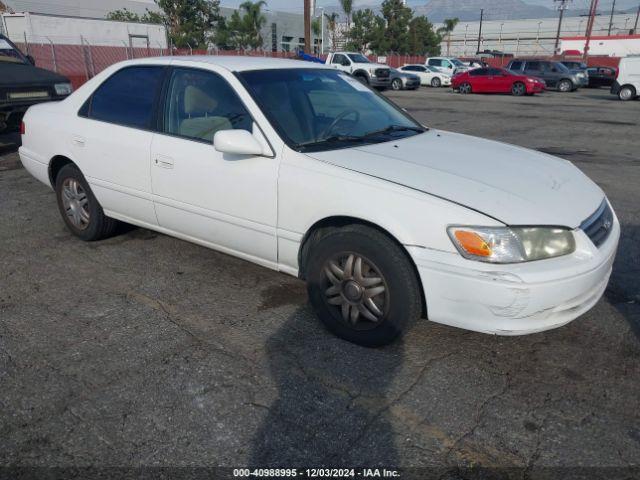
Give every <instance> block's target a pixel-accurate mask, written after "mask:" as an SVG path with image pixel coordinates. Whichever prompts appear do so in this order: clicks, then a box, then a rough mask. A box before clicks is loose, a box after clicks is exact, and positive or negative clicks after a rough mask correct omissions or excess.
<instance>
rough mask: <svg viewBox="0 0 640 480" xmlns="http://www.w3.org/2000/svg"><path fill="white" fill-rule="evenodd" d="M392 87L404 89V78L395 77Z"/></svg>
mask: <svg viewBox="0 0 640 480" xmlns="http://www.w3.org/2000/svg"><path fill="white" fill-rule="evenodd" d="M391 88H392V89H393V90H402V80H400V79H399V78H394V79H393V82H391Z"/></svg>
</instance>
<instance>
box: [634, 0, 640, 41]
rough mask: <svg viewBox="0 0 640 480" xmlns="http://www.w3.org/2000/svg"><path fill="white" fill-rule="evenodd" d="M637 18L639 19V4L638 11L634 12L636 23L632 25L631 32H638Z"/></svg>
mask: <svg viewBox="0 0 640 480" xmlns="http://www.w3.org/2000/svg"><path fill="white" fill-rule="evenodd" d="M638 19H640V5H638V13H636V24H635V25H634V27H633V33H634V34H636V33H638Z"/></svg>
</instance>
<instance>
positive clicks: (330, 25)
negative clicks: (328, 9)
mask: <svg viewBox="0 0 640 480" xmlns="http://www.w3.org/2000/svg"><path fill="white" fill-rule="evenodd" d="M324 16H325V18H326V19H327V30H329V32H331V50H333V51H334V52H335V51H336V50H337V49H338V32H336V27H337V25H338V17H339V15H338V14H337V13H336V12H333V13H331V15H329V14H328V13H325V14H324Z"/></svg>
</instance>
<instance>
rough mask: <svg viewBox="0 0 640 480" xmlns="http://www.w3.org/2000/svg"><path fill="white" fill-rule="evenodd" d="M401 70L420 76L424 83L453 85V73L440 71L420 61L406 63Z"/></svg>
mask: <svg viewBox="0 0 640 480" xmlns="http://www.w3.org/2000/svg"><path fill="white" fill-rule="evenodd" d="M399 70H401V71H403V72H405V73H412V74H414V75H417V76H418V77H420V82H421V84H422V85H428V86H431V87H436V88H438V87H448V86H450V85H451V75H448V74H446V73H443V72H440V71H438V70H436V69H435V68H433V67H430V66H428V65H422V64H419V63H416V64H410V65H405V66H403V67H400V68H399Z"/></svg>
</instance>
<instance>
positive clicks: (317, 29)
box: [311, 17, 322, 54]
mask: <svg viewBox="0 0 640 480" xmlns="http://www.w3.org/2000/svg"><path fill="white" fill-rule="evenodd" d="M311 32H312V33H313V36H314V38H315V39H316V40H317V39H319V38H321V36H322V22H321V21H320V18H319V17H317V18H314V19H313V21H312V22H311ZM313 43H314V52H313V53H316V54H317V53H318V52H317V51H316V50H319V49H320V48H321V47H319V46H318V44H317V42H315V41H314V42H313ZM315 47H317V48H315Z"/></svg>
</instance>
